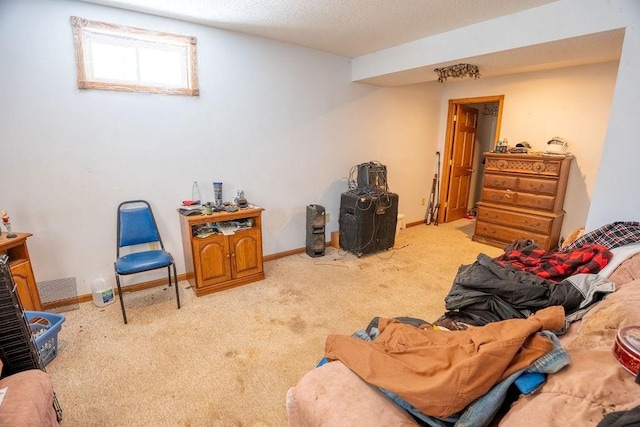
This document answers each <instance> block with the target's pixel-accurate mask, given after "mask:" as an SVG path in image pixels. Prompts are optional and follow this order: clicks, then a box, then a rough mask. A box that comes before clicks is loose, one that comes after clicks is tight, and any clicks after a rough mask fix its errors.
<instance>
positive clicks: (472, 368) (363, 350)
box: [325, 306, 564, 418]
mask: <svg viewBox="0 0 640 427" xmlns="http://www.w3.org/2000/svg"><path fill="white" fill-rule="evenodd" d="M385 320H386V321H385ZM563 324H564V309H563V308H562V307H561V306H554V307H548V308H545V309H542V310H539V311H538V312H537V313H536V314H535V315H533V316H531V317H530V318H528V319H511V320H506V321H503V322H495V323H491V324H488V325H485V326H483V327H479V328H471V329H468V330H466V331H442V330H432V329H426V330H423V329H418V328H415V327H413V326H410V325H407V324H403V323H399V322H397V321H395V320H393V319H380V322H379V329H380V336H379V337H378V338H377V339H376V340H374V341H372V342H365V341H362V340H360V339H358V338H354V337H348V336H339V335H330V336H329V337H327V341H326V344H325V356H326V357H327V358H328V359H332V360H340V361H342V362H343V363H344V364H345V365H347V366H348V367H349V368H350V369H351V370H352V371H354V372H355V373H356V374H358V376H360V377H361V378H362V379H364V380H365V381H367V382H368V383H370V384H373V385H376V386H377V387H381V388H384V389H385V390H389V391H391V392H393V393H395V394H396V395H398V396H400V397H401V398H402V399H404V400H405V401H407V402H408V403H410V404H411V405H413V406H414V407H415V408H416V409H418V410H419V411H420V412H422V413H424V414H427V415H432V416H435V417H441V418H446V417H448V416H449V415H452V414H455V413H457V412H459V411H461V410H462V409H464V408H465V407H466V406H467V405H469V404H470V403H471V402H472V401H474V400H475V399H477V398H478V397H480V396H482V395H484V394H485V393H487V392H488V391H489V390H490V389H491V387H493V386H494V385H495V384H497V383H498V382H500V381H502V380H504V379H505V378H507V377H508V376H510V375H511V374H513V373H515V372H517V371H519V370H522V369H525V368H527V367H528V366H529V365H531V363H532V362H534V361H535V360H537V359H538V358H539V357H541V356H543V355H544V354H546V353H548V352H549V351H550V350H552V349H553V343H552V341H551V340H550V339H548V338H546V337H543V336H541V335H539V334H538V333H537V332H540V331H542V330H556V329H560V328H561V327H562V326H563Z"/></svg>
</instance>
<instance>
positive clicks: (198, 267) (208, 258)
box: [180, 207, 264, 296]
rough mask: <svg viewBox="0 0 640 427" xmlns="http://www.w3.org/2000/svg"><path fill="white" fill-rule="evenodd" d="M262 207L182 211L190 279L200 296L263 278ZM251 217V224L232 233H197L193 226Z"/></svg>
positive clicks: (185, 250) (183, 239) (249, 218)
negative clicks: (202, 212)
mask: <svg viewBox="0 0 640 427" xmlns="http://www.w3.org/2000/svg"><path fill="white" fill-rule="evenodd" d="M262 210H263V209H262V208H257V207H256V208H253V209H251V208H250V209H240V210H238V211H237V212H216V213H213V214H211V215H191V216H184V215H180V228H181V232H182V248H183V251H184V264H185V269H186V272H187V280H188V281H189V284H190V285H191V289H193V291H194V292H195V294H196V295H197V296H202V295H207V294H210V293H213V292H218V291H222V290H224V289H229V288H232V287H235V286H240V285H244V284H247V283H250V282H255V281H257V280H262V279H264V268H263V260H262V219H261V215H262ZM237 220H240V221H250V222H251V227H250V228H246V229H243V230H239V231H236V232H235V233H234V234H232V235H228V236H226V235H222V234H213V235H210V236H208V237H204V238H201V237H196V236H195V235H194V228H196V227H197V226H199V225H203V224H209V223H224V222H228V221H237Z"/></svg>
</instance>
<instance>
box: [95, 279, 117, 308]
mask: <svg viewBox="0 0 640 427" xmlns="http://www.w3.org/2000/svg"><path fill="white" fill-rule="evenodd" d="M91 291H92V295H93V303H94V304H95V305H97V306H98V307H104V306H105V305H109V304H111V303H112V302H114V301H115V300H116V299H115V293H114V292H113V288H112V287H111V286H109V285H107V282H106V281H105V280H104V278H103V277H98V278H97V279H94V280H93V282H92V283H91Z"/></svg>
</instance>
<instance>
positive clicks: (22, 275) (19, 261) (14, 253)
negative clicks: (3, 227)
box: [0, 233, 42, 311]
mask: <svg viewBox="0 0 640 427" xmlns="http://www.w3.org/2000/svg"><path fill="white" fill-rule="evenodd" d="M16 235H17V237H12V238H7V233H2V235H0V255H7V256H8V257H9V269H10V270H11V275H12V276H13V281H14V282H15V285H16V290H17V291H18V298H20V302H21V303H22V307H23V308H24V309H25V310H35V311H41V310H42V303H41V302H40V294H39V293H38V287H37V285H36V279H35V277H34V275H33V269H32V268H31V259H30V258H29V250H28V249H27V239H28V238H29V237H31V236H32V234H29V233H16Z"/></svg>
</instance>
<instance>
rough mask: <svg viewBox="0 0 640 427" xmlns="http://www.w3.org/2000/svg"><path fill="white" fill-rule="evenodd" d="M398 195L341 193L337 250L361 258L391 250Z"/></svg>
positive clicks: (394, 233) (396, 219)
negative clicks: (365, 255) (345, 251)
mask: <svg viewBox="0 0 640 427" xmlns="http://www.w3.org/2000/svg"><path fill="white" fill-rule="evenodd" d="M397 221H398V195H397V194H395V193H388V192H383V193H379V194H358V193H357V192H351V191H349V192H346V193H342V195H341V197H340V247H341V248H342V249H345V250H347V251H349V252H353V253H354V254H356V255H358V256H361V255H363V254H369V253H375V252H380V251H384V250H387V249H391V248H392V247H393V245H394V244H395V239H396V222H397Z"/></svg>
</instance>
